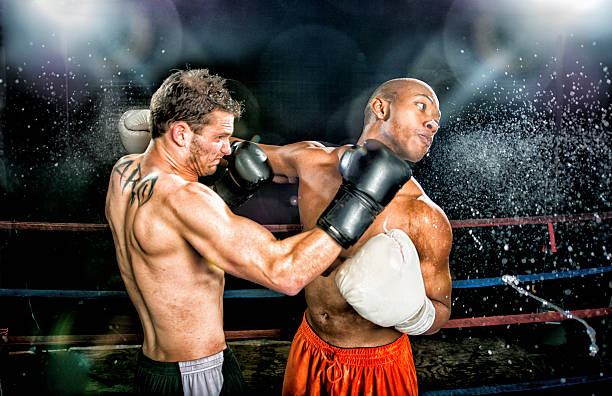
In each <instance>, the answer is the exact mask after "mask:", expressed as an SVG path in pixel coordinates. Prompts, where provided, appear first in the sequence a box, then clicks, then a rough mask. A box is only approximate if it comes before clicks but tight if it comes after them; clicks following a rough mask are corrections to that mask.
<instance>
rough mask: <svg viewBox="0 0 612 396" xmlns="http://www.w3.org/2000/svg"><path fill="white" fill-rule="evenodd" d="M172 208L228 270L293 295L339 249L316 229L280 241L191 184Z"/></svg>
mask: <svg viewBox="0 0 612 396" xmlns="http://www.w3.org/2000/svg"><path fill="white" fill-rule="evenodd" d="M179 194H180V197H179V199H178V200H177V202H176V204H175V205H176V208H174V209H175V210H174V213H175V214H176V216H177V217H178V218H179V221H180V222H181V223H182V227H181V229H182V231H183V233H184V235H185V238H186V240H187V241H188V242H189V243H190V244H191V246H192V247H193V248H194V249H195V250H196V251H197V252H198V253H199V254H200V255H202V256H203V257H205V258H206V259H207V260H208V261H209V262H210V263H212V264H213V265H216V266H218V267H219V268H221V269H223V270H224V271H225V272H227V273H229V274H232V275H234V276H238V277H240V278H243V279H247V280H249V281H252V282H256V283H259V284H261V285H263V286H266V287H268V288H270V289H273V290H276V291H279V292H281V293H285V294H289V295H295V294H297V293H298V292H299V291H300V290H301V289H302V288H303V287H304V286H306V285H307V284H308V283H310V282H311V281H312V280H313V279H314V278H316V277H317V276H318V275H319V274H320V273H321V272H323V271H324V270H325V269H326V268H327V267H328V266H329V265H330V264H331V263H332V262H333V261H334V259H335V258H336V257H337V256H338V254H339V253H340V251H341V247H340V245H338V244H337V243H336V242H335V241H334V240H333V239H332V238H331V237H330V236H329V235H328V234H327V233H326V232H324V231H323V230H321V229H319V228H316V229H313V230H310V231H307V232H304V233H301V234H298V235H295V236H292V237H290V238H286V239H283V240H277V239H276V238H275V237H274V235H272V233H270V232H269V231H268V230H266V229H265V228H264V227H262V226H260V225H259V224H257V223H255V222H253V221H251V220H249V219H247V218H244V217H240V216H236V215H234V214H233V213H232V212H231V211H230V210H229V209H228V207H227V206H226V205H225V204H224V203H223V201H222V200H221V199H220V198H219V197H218V196H217V195H216V194H215V193H213V192H212V191H211V190H210V189H208V188H206V187H204V186H201V185H197V184H190V185H188V186H186V187H185V188H184V189H183V190H182V191H180V192H179Z"/></svg>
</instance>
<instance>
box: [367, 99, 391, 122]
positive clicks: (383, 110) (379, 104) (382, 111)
mask: <svg viewBox="0 0 612 396" xmlns="http://www.w3.org/2000/svg"><path fill="white" fill-rule="evenodd" d="M370 107H371V109H372V113H373V114H374V117H376V119H377V120H381V121H386V120H387V119H389V108H390V103H389V101H388V100H386V99H384V98H381V97H376V98H374V100H372V103H370Z"/></svg>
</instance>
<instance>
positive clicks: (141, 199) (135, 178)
mask: <svg viewBox="0 0 612 396" xmlns="http://www.w3.org/2000/svg"><path fill="white" fill-rule="evenodd" d="M133 163H134V160H125V161H123V162H120V163H118V164H117V165H115V167H114V168H113V172H116V173H117V174H119V183H122V184H123V187H122V188H121V191H122V192H125V189H126V188H127V187H128V186H130V189H131V192H130V194H131V196H130V205H132V204H133V203H134V201H136V202H138V206H142V205H144V204H145V203H147V202H148V201H149V200H150V199H151V196H153V187H154V186H155V182H157V178H158V176H157V175H149V176H145V177H144V178H143V177H142V172H141V170H140V163H137V164H136V166H135V167H133V168H130V166H131V165H132V164H133ZM124 178H125V180H124Z"/></svg>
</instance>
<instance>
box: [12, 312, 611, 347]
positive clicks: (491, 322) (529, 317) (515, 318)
mask: <svg viewBox="0 0 612 396" xmlns="http://www.w3.org/2000/svg"><path fill="white" fill-rule="evenodd" d="M569 312H570V313H571V314H572V315H573V316H574V317H576V318H583V319H584V318H592V317H596V316H606V315H610V314H612V308H594V309H582V310H576V311H569ZM559 320H568V318H567V317H565V316H564V315H563V314H561V313H559V312H543V313H531V314H520V315H505V316H485V317H480V318H462V319H451V320H449V321H448V323H446V325H444V326H443V327H442V328H444V329H451V328H459V327H484V326H499V325H508V324H520V323H537V322H551V321H559ZM283 334H285V335H289V334H292V332H291V331H290V330H289V329H268V330H233V331H232V330H230V331H225V338H226V339H227V340H245V339H260V338H280V337H281V336H282V335H283ZM5 337H6V341H5V344H6V345H11V346H32V345H78V344H93V345H121V344H135V343H142V334H119V333H117V334H100V335H60V336H8V337H7V336H5Z"/></svg>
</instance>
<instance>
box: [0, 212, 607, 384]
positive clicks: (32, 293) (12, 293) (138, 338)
mask: <svg viewBox="0 0 612 396" xmlns="http://www.w3.org/2000/svg"><path fill="white" fill-rule="evenodd" d="M611 218H612V212H599V213H582V214H573V215H559V216H531V217H512V218H490V219H472V220H451V221H450V222H451V226H452V227H453V229H462V228H464V229H465V228H469V229H475V228H481V227H513V226H518V227H522V226H526V225H542V226H544V228H543V230H542V232H543V233H545V234H546V240H547V244H545V245H544V246H543V247H542V251H543V252H546V251H550V252H551V253H555V252H557V238H556V236H555V225H558V224H560V223H570V222H571V223H584V222H596V223H597V224H600V223H602V222H604V221H609V220H610V219H611ZM265 227H266V228H267V229H268V230H269V231H271V232H273V233H297V232H299V231H301V226H300V225H297V224H273V225H265ZM0 230H9V231H23V230H31V231H43V232H57V231H63V232H79V233H87V232H90V233H105V232H106V233H108V232H109V227H108V225H107V224H86V223H48V222H13V221H0ZM610 272H612V266H600V267H591V268H579V269H573V270H560V271H552V272H538V273H530V274H518V275H515V277H516V279H517V280H518V281H519V282H520V283H525V282H531V283H535V282H546V281H553V280H560V279H575V280H579V279H584V278H585V277H594V276H600V277H605V276H607V275H608V274H609V273H610ZM502 275H503V274H500V275H499V276H496V277H477V278H473V279H455V280H453V289H454V290H461V289H486V288H491V287H499V286H502V287H503V286H507V282H505V281H504V278H503V277H502ZM285 297H287V296H285V295H283V294H281V293H278V292H275V291H272V290H268V289H261V288H260V289H230V290H225V292H224V300H227V301H235V300H240V299H270V298H275V299H277V298H285ZM7 298H18V299H20V298H37V299H73V300H79V301H81V300H109V301H110V300H119V301H123V300H125V302H126V304H129V299H128V296H127V293H126V292H125V291H121V290H42V289H23V288H21V289H17V288H2V289H0V301H1V299H3V300H5V301H6V299H7ZM610 314H612V307H610V306H605V304H601V306H593V307H590V308H586V309H569V310H567V311H563V312H555V311H551V310H545V311H544V312H529V313H518V314H506V315H485V316H472V317H459V318H455V317H452V318H451V319H450V320H449V321H448V323H447V324H446V325H445V326H444V327H443V330H441V331H442V332H444V331H445V329H464V328H487V327H492V326H506V328H507V329H508V328H510V327H511V326H516V325H529V324H535V323H550V322H560V321H566V320H572V319H582V320H584V319H589V318H605V317H607V316H609V315H610ZM0 327H2V326H0ZM293 330H294V329H290V328H280V329H255V330H248V329H246V330H227V331H226V332H225V335H226V338H227V339H228V340H230V341H236V340H257V339H270V340H274V339H286V340H289V339H291V338H292V335H293ZM0 332H1V333H0V335H2V337H1V343H0V345H1V346H2V347H3V348H4V349H5V350H7V351H8V355H9V356H13V355H20V354H32V353H34V352H32V348H53V347H54V346H62V347H64V348H66V349H67V350H70V349H71V348H72V349H74V348H83V347H85V348H86V347H95V346H115V347H130V348H136V347H138V346H139V345H140V344H141V342H142V334H138V333H126V334H120V333H115V334H94V335H82V334H81V335H40V336H31V335H15V334H12V333H11V332H10V328H5V329H0ZM606 353H607V352H606ZM418 371H419V366H418V363H417V372H418ZM609 381H612V377H610V376H608V375H603V373H602V374H601V375H599V376H577V377H572V378H567V377H565V378H561V379H557V380H548V379H547V380H543V381H531V382H524V383H517V384H506V385H499V386H487V387H481V388H466V389H454V390H440V391H430V392H425V393H423V394H426V395H450V394H473V393H479V394H486V393H503V392H516V391H519V390H522V391H527V390H536V389H548V388H559V387H566V386H573V385H577V384H596V383H600V382H609Z"/></svg>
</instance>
